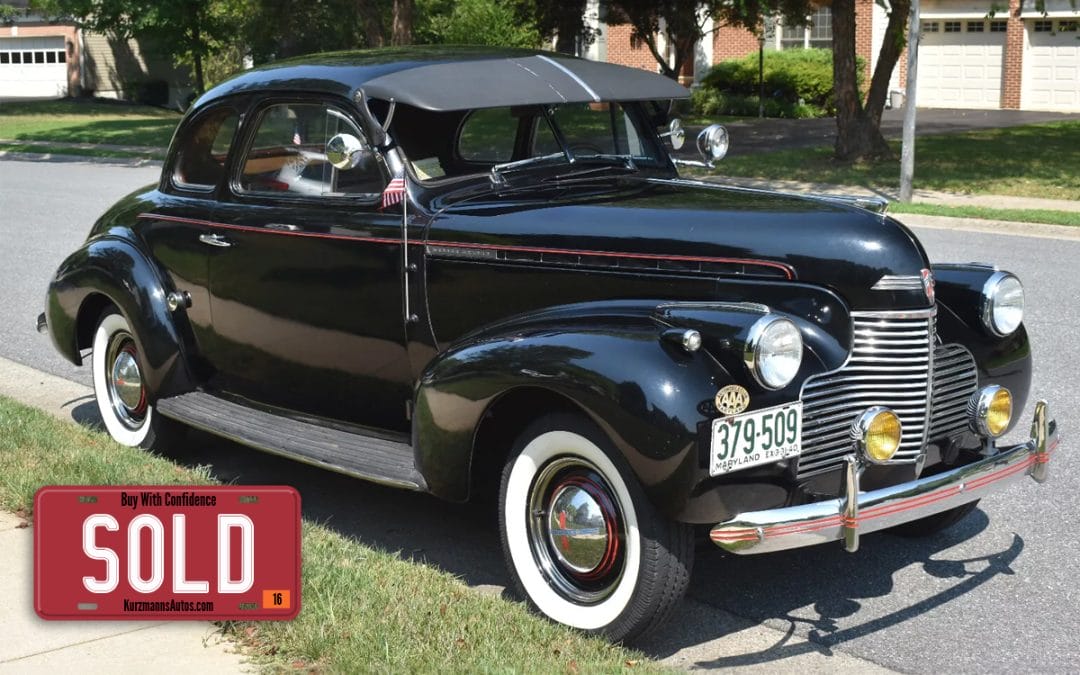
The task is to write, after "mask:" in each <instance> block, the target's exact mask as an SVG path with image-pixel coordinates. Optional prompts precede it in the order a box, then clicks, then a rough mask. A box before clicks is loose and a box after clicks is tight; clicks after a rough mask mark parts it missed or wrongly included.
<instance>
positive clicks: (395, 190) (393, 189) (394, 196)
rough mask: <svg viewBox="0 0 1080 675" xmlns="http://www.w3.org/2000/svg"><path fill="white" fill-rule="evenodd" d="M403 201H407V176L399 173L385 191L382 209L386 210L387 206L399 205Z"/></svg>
mask: <svg viewBox="0 0 1080 675" xmlns="http://www.w3.org/2000/svg"><path fill="white" fill-rule="evenodd" d="M402 199H405V176H404V174H400V173H399V174H398V175H396V176H394V179H393V180H391V181H390V183H389V184H387V186H386V189H385V190H383V193H382V208H384V209H385V208H386V207H387V206H393V205H394V204H398V203H400V202H401V200H402Z"/></svg>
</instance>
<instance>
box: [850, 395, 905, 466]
mask: <svg viewBox="0 0 1080 675" xmlns="http://www.w3.org/2000/svg"><path fill="white" fill-rule="evenodd" d="M900 431H901V430H900V418H899V417H897V416H896V413H894V412H893V411H891V410H889V409H888V408H885V407H882V406H874V407H872V408H868V409H867V410H866V412H864V413H863V414H862V415H859V419H857V420H855V423H854V424H853V425H851V436H852V438H853V439H855V443H856V445H857V446H858V448H859V452H860V453H861V454H862V456H863V457H864V458H865V459H867V460H869V461H871V462H873V463H874V464H884V463H885V462H888V461H889V460H890V459H892V458H893V455H895V454H896V451H897V450H899V449H900Z"/></svg>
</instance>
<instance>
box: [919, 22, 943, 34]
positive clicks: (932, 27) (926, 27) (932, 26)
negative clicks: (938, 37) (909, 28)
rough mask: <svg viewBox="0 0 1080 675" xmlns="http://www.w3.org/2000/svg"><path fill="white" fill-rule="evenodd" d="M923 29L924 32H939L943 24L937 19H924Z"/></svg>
mask: <svg viewBox="0 0 1080 675" xmlns="http://www.w3.org/2000/svg"><path fill="white" fill-rule="evenodd" d="M922 30H923V32H924V33H937V32H939V31H941V24H940V23H938V22H937V21H923V23H922Z"/></svg>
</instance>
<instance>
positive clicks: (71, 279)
mask: <svg viewBox="0 0 1080 675" xmlns="http://www.w3.org/2000/svg"><path fill="white" fill-rule="evenodd" d="M169 290H171V289H168V288H166V286H165V283H164V282H163V280H162V276H161V275H160V274H158V272H157V270H156V269H155V268H154V266H153V265H152V264H151V263H150V261H149V260H148V258H147V257H146V256H145V255H144V254H143V253H142V252H141V251H140V250H139V249H138V247H137V246H136V245H135V244H134V243H132V242H131V241H129V240H127V239H125V238H123V237H119V236H104V237H97V238H94V239H91V240H90V241H87V242H86V243H85V244H83V246H82V247H80V248H79V249H78V250H77V251H75V252H74V253H72V254H71V255H70V256H68V258H67V259H66V260H64V262H63V263H61V265H60V267H59V269H58V270H57V271H56V275H55V277H54V278H53V280H52V282H51V283H50V284H49V290H48V294H47V296H46V308H45V311H46V314H47V316H48V326H49V334H50V337H51V338H52V341H53V344H54V345H55V346H56V349H57V350H58V351H59V352H60V353H61V354H62V355H63V356H64V357H65V358H67V359H68V360H69V361H71V362H72V363H74V364H76V365H81V364H82V357H81V355H80V350H79V331H80V329H81V328H82V327H81V326H80V322H86V321H90V322H93V321H96V320H97V318H98V317H97V316H87V315H86V314H87V312H88V311H89V308H92V307H98V303H97V302H95V300H96V299H98V298H106V299H107V300H108V302H111V303H112V304H113V305H115V306H116V307H117V308H119V310H120V312H121V313H123V315H124V316H125V317H126V318H127V320H128V323H129V324H130V325H131V328H132V331H133V332H134V334H135V335H134V338H135V342H136V344H137V346H138V349H139V353H140V355H141V356H142V361H143V363H142V364H141V366H142V368H143V369H144V372H143V377H144V381H145V384H146V386H147V390H148V392H149V394H150V396H151V400H154V399H156V398H158V397H161V396H167V395H169V394H173V393H179V392H183V391H189V390H190V389H192V388H193V380H192V378H191V375H190V373H189V372H188V370H187V367H186V361H185V359H184V357H183V352H184V347H183V345H184V340H183V339H182V335H181V330H182V327H184V326H186V322H185V323H183V324H181V326H178V325H177V321H176V315H174V314H173V313H172V312H170V311H169V309H168V307H167V306H166V304H165V298H166V295H167V294H168V292H169Z"/></svg>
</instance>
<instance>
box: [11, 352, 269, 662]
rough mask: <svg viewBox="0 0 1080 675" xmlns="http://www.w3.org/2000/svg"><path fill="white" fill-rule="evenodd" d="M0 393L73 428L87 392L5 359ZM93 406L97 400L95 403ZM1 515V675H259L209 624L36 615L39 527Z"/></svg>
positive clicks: (57, 378)
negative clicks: (67, 674)
mask: <svg viewBox="0 0 1080 675" xmlns="http://www.w3.org/2000/svg"><path fill="white" fill-rule="evenodd" d="M0 394H2V395H5V396H10V397H12V398H15V399H16V400H19V401H21V402H23V403H26V404H28V405H33V406H35V407H38V408H41V409H42V410H44V411H46V412H48V413H50V414H52V415H55V416H56V417H59V418H60V419H63V420H65V421H68V422H70V421H71V409H72V408H74V407H75V406H76V405H78V404H80V403H83V402H85V401H86V400H88V398H89V397H88V394H90V391H89V389H88V388H87V387H85V386H83V385H80V384H76V383H74V382H69V381H68V380H64V379H62V378H59V377H54V376H52V375H47V374H45V373H40V372H38V371H35V370H33V369H31V368H27V367H25V366H21V365H19V364H16V363H14V362H11V361H8V360H6V359H0ZM90 400H92V399H90ZM28 525H29V523H27V522H25V520H24V519H23V518H20V517H18V516H16V515H12V514H10V513H5V512H3V511H0V588H4V589H6V591H5V592H4V593H3V594H0V635H2V636H3V638H2V639H0V673H53V672H56V671H58V670H64V669H71V668H72V667H73V666H74V667H75V668H76V669H77V672H79V673H143V672H176V671H179V672H199V673H201V674H203V675H210V674H215V673H242V672H250V671H251V670H254V668H253V667H251V666H250V665H248V664H246V663H245V661H244V658H243V657H242V656H241V655H240V654H238V653H237V652H236V648H235V647H234V646H233V645H232V644H231V643H229V642H227V641H225V640H224V639H223V638H221V636H220V635H219V634H218V628H217V627H216V626H214V625H213V624H211V623H208V622H205V621H175V622H147V621H45V620H43V619H41V618H39V617H38V615H37V614H35V613H34V602H33V590H34V573H33V560H34V556H33V543H34V535H33V532H34V530H33V528H31V527H28Z"/></svg>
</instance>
